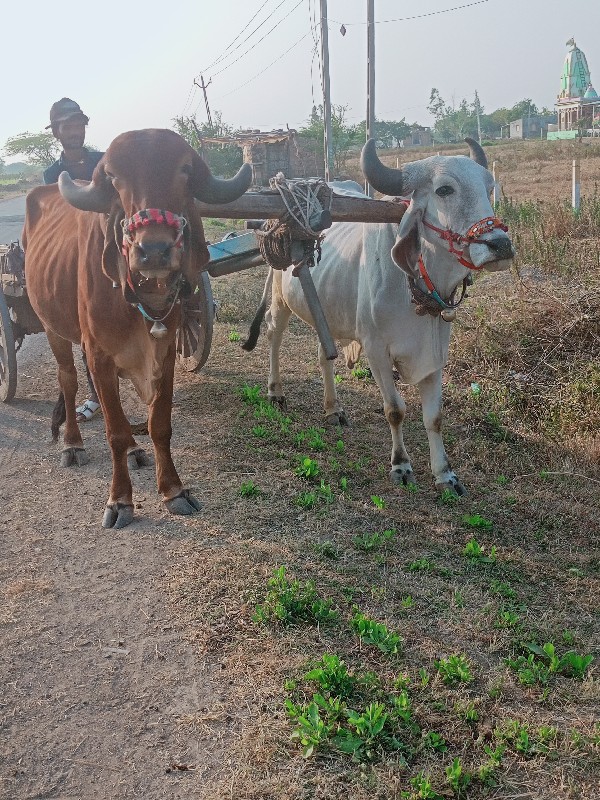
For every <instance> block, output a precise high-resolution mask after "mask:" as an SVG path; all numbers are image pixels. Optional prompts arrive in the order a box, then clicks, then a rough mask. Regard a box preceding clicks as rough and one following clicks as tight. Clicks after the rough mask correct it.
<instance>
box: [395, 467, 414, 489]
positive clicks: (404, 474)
mask: <svg viewBox="0 0 600 800" xmlns="http://www.w3.org/2000/svg"><path fill="white" fill-rule="evenodd" d="M390 480H391V482H392V483H393V484H394V486H416V485H417V482H416V480H415V476H414V473H413V471H412V467H410V466H402V467H396V468H395V469H393V470H392V471H391V472H390Z"/></svg>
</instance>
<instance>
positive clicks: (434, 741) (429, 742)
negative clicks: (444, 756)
mask: <svg viewBox="0 0 600 800" xmlns="http://www.w3.org/2000/svg"><path fill="white" fill-rule="evenodd" d="M423 747H425V748H427V749H428V750H435V751H436V752H438V753H445V752H446V750H447V749H448V745H447V744H446V740H445V739H444V737H443V736H442V735H441V733H438V732H437V731H428V732H427V733H426V734H425V735H424V736H423Z"/></svg>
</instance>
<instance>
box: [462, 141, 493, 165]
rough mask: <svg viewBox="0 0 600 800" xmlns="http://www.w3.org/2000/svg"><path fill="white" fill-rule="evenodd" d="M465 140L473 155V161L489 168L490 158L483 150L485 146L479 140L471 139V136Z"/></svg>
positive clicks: (470, 153)
mask: <svg viewBox="0 0 600 800" xmlns="http://www.w3.org/2000/svg"><path fill="white" fill-rule="evenodd" d="M465 142H466V143H467V144H468V145H469V155H470V156H471V158H472V159H473V161H476V162H477V163H478V164H480V165H481V166H482V167H485V169H487V168H488V160H487V157H486V155H485V153H484V152H483V147H482V146H481V145H480V144H479V142H476V141H475V139H471V138H470V137H469V136H467V138H466V139H465Z"/></svg>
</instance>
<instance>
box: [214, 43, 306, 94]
mask: <svg viewBox="0 0 600 800" xmlns="http://www.w3.org/2000/svg"><path fill="white" fill-rule="evenodd" d="M310 34H311V31H308V32H307V33H305V34H304V36H301V37H300V38H299V39H298V40H297V41H295V42H294V44H293V45H291V46H290V47H288V48H287V50H285V51H284V52H283V53H282V54H281V55H280V56H278V57H277V58H276V59H275V60H274V61H271V63H270V64H268V65H267V66H266V67H265V68H264V69H262V70H261V71H260V72H257V73H256V75H253V76H252V77H251V78H248V80H247V81H246V82H245V83H242V84H240V86H238V87H237V88H236V89H232V90H231V91H230V92H227V93H226V94H222V95H219V97H217V98H216V99H217V100H222V99H223V98H224V97H229V95H230V94H235V92H239V90H240V89H243V88H244V86H247V85H248V84H249V83H252V81H253V80H256V78H258V77H259V76H260V75H262V74H263V72H266V71H267V70H268V69H270V68H271V67H272V66H273V64H276V63H277V62H278V61H281V59H282V58H283V57H284V56H287V54H288V53H290V52H291V51H292V50H293V49H294V47H296V46H297V45H299V44H300V42H302V41H304V39H306V37H307V36H310Z"/></svg>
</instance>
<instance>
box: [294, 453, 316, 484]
mask: <svg viewBox="0 0 600 800" xmlns="http://www.w3.org/2000/svg"><path fill="white" fill-rule="evenodd" d="M319 473H320V470H319V465H318V464H317V462H316V461H314V460H313V459H312V458H309V457H308V456H305V457H303V458H301V459H300V462H299V464H298V466H297V467H296V469H295V470H294V474H295V475H297V476H298V477H299V478H304V479H305V480H307V481H314V480H316V479H317V478H318V477H319Z"/></svg>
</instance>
